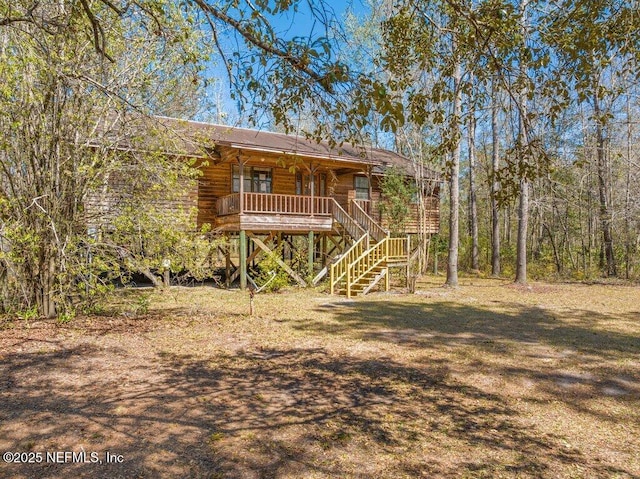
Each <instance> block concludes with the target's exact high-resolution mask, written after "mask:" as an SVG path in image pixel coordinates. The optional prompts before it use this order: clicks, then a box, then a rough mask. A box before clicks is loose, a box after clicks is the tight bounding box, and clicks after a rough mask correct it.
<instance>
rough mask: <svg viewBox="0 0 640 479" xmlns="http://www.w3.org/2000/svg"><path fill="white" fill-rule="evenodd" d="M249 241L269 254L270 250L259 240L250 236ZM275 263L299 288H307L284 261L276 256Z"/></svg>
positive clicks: (302, 280)
mask: <svg viewBox="0 0 640 479" xmlns="http://www.w3.org/2000/svg"><path fill="white" fill-rule="evenodd" d="M251 241H253V242H254V243H255V244H256V245H258V247H259V248H260V249H262V250H263V251H264V252H265V253H267V254H268V253H271V250H270V249H269V248H268V247H267V245H265V244H264V243H263V242H262V241H260V239H258V238H256V237H254V236H252V237H251ZM274 259H275V261H276V263H278V264H279V265H280V266H281V267H282V269H284V270H285V271H286V272H287V273H288V274H289V276H291V277H292V278H293V279H295V280H296V281H297V282H298V284H299V285H300V286H302V287H303V288H305V287H306V286H307V283H306V282H305V280H304V279H302V278H301V277H300V276H299V275H298V274H297V273H296V272H295V271H294V270H292V269H291V267H290V266H289V265H288V264H287V263H285V262H284V261H282V260H281V259H280V258H278V257H277V256H275V257H274Z"/></svg>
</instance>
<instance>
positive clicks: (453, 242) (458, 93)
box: [445, 40, 462, 287]
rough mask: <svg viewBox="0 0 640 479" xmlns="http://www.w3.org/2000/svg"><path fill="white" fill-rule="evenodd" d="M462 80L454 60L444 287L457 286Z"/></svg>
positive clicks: (458, 63) (457, 64) (460, 71)
mask: <svg viewBox="0 0 640 479" xmlns="http://www.w3.org/2000/svg"><path fill="white" fill-rule="evenodd" d="M456 48H457V45H456V42H455V40H454V41H453V42H452V50H453V54H454V55H457V53H456ZM461 79H462V66H461V65H460V60H459V59H456V65H455V67H454V73H453V88H454V95H455V96H454V100H453V118H452V120H451V132H450V134H451V137H452V138H453V142H454V143H453V149H452V153H451V166H450V168H449V175H450V178H449V204H450V210H449V258H448V261H447V280H446V282H445V285H446V286H451V287H456V286H458V227H459V207H460V184H459V174H460V116H461V115H462V90H461V88H460V82H461Z"/></svg>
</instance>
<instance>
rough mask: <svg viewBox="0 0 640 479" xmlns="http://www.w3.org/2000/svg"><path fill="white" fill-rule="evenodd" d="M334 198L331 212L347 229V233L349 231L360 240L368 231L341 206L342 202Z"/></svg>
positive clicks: (354, 237)
mask: <svg viewBox="0 0 640 479" xmlns="http://www.w3.org/2000/svg"><path fill="white" fill-rule="evenodd" d="M332 200H333V203H332V207H331V213H332V214H333V218H334V219H335V220H336V221H337V222H338V223H340V224H341V225H342V226H343V227H344V229H345V230H347V233H349V235H350V236H351V237H352V238H353V239H355V240H360V239H361V238H362V237H363V236H364V235H365V234H366V233H367V232H366V231H365V229H364V228H363V227H362V226H360V225H359V224H358V222H357V221H356V220H355V219H353V218H352V217H351V216H350V215H349V213H347V212H346V211H345V210H344V208H343V207H342V206H340V203H338V202H337V201H336V200H335V198H332Z"/></svg>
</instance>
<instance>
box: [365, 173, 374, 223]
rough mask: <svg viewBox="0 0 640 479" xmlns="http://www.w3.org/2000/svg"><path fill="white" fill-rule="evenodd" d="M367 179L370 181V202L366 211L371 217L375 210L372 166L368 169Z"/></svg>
mask: <svg viewBox="0 0 640 479" xmlns="http://www.w3.org/2000/svg"><path fill="white" fill-rule="evenodd" d="M367 179H368V180H369V198H368V199H369V201H367V203H366V205H367V207H366V208H365V211H366V212H367V214H369V215H370V214H372V210H373V208H372V207H373V204H372V203H373V182H372V181H371V180H372V179H373V167H372V166H371V165H369V166H368V167H367Z"/></svg>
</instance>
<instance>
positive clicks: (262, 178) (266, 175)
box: [252, 168, 271, 193]
mask: <svg viewBox="0 0 640 479" xmlns="http://www.w3.org/2000/svg"><path fill="white" fill-rule="evenodd" d="M252 173H253V190H252V191H254V192H256V193H271V168H253V171H252Z"/></svg>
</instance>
